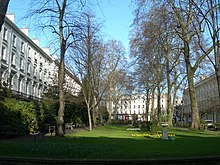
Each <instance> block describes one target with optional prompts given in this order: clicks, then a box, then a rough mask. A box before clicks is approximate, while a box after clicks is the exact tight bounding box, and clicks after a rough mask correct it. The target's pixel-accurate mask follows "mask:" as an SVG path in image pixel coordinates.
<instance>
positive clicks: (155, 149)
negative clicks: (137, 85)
mask: <svg viewBox="0 0 220 165" xmlns="http://www.w3.org/2000/svg"><path fill="white" fill-rule="evenodd" d="M168 130H169V132H170V133H173V134H175V135H176V140H175V141H163V140H161V139H152V138H146V137H133V136H131V134H135V133H139V132H138V131H135V130H126V127H124V126H104V127H98V128H96V129H94V130H93V131H90V132H89V131H83V132H78V133H73V134H67V135H66V136H65V137H64V138H59V137H54V138H50V139H45V140H41V141H36V142H34V141H10V140H6V141H3V140H1V141H0V156H13V157H35V158H36V157H41V158H60V159H164V158H166V159H168V158H184V157H201V156H202V157H203V156H219V155H220V150H219V148H220V135H218V134H217V133H215V132H202V131H196V132H195V131H187V130H182V129H174V128H173V129H171V128H170V129H168Z"/></svg>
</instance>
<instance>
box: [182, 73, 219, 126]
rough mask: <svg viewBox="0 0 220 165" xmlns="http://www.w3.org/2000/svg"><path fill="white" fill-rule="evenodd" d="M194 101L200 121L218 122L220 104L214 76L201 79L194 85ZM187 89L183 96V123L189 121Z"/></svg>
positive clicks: (189, 110)
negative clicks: (195, 100)
mask: <svg viewBox="0 0 220 165" xmlns="http://www.w3.org/2000/svg"><path fill="white" fill-rule="evenodd" d="M195 90H196V99H197V102H198V107H199V113H200V117H201V120H212V121H213V122H220V102H219V97H218V85H217V79H216V76H215V74H212V75H211V76H208V77H201V78H200V81H199V82H197V83H196V84H195ZM190 104H191V103H190V97H189V89H188V88H187V89H185V91H184V94H183V116H184V118H185V121H191V107H190Z"/></svg>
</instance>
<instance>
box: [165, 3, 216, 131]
mask: <svg viewBox="0 0 220 165" xmlns="http://www.w3.org/2000/svg"><path fill="white" fill-rule="evenodd" d="M168 4H169V6H170V7H171V9H172V12H173V15H174V19H175V20H176V22H177V28H176V33H177V35H178V36H179V38H180V39H181V40H182V45H183V48H182V50H183V55H184V60H185V64H186V71H187V80H188V86H189V94H190V102H191V110H192V124H191V128H193V129H198V128H199V127H200V116H199V109H198V104H197V99H196V94H195V86H194V74H195V71H196V70H197V68H198V66H199V64H200V63H201V62H202V60H203V59H204V58H205V57H206V56H207V55H208V54H209V53H210V52H211V51H212V49H213V48H212V47H210V48H206V47H203V49H202V51H201V49H200V50H199V49H198V43H199V45H202V42H203V40H202V29H200V28H199V21H200V19H199V18H198V16H197V14H198V9H196V8H195V7H194V6H193V3H191V2H190V1H189V2H188V1H187V2H186V1H178V2H176V1H175V2H174V1H171V0H168ZM203 45H204V44H203Z"/></svg>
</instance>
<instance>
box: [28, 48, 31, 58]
mask: <svg viewBox="0 0 220 165" xmlns="http://www.w3.org/2000/svg"><path fill="white" fill-rule="evenodd" d="M28 58H29V59H30V58H31V48H30V47H28Z"/></svg>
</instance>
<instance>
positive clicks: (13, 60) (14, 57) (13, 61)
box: [11, 52, 16, 65]
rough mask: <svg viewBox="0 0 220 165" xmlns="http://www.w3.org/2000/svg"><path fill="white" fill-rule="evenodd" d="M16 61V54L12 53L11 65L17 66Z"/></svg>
mask: <svg viewBox="0 0 220 165" xmlns="http://www.w3.org/2000/svg"><path fill="white" fill-rule="evenodd" d="M15 59H16V55H15V52H12V53H11V64H12V65H15Z"/></svg>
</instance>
